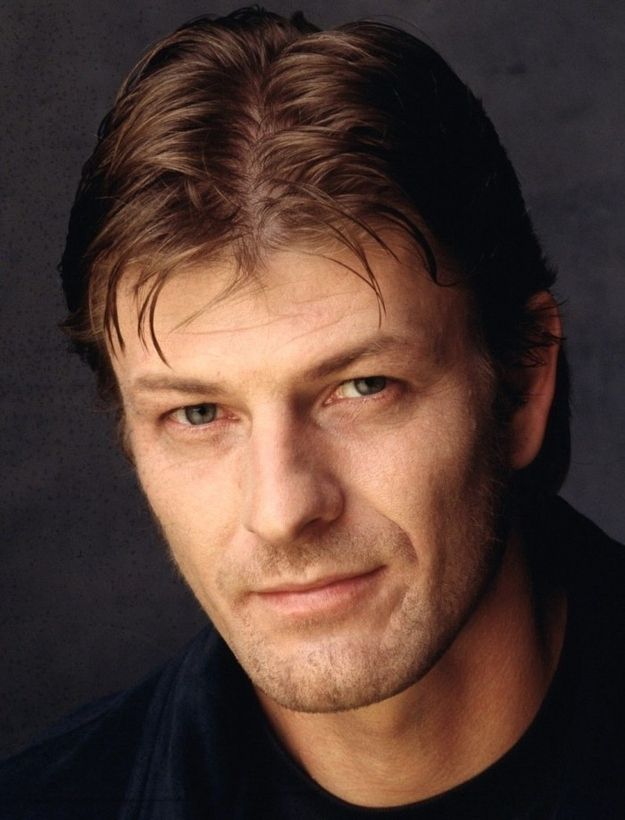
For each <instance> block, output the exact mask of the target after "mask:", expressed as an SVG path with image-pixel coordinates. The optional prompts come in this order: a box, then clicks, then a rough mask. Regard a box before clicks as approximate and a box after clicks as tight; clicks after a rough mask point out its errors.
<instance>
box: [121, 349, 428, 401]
mask: <svg viewBox="0 0 625 820" xmlns="http://www.w3.org/2000/svg"><path fill="white" fill-rule="evenodd" d="M411 346H413V344H412V343H411V342H409V341H408V339H406V338H404V337H403V336H398V335H396V334H386V335H384V336H378V337H376V338H374V339H367V340H365V341H363V342H361V343H360V344H358V345H355V346H354V347H351V348H349V349H348V350H345V351H342V352H341V353H337V354H336V355H334V356H330V358H328V359H325V360H324V361H322V362H320V363H319V364H316V365H314V366H313V367H311V368H309V369H308V370H306V371H304V372H303V373H302V374H301V378H303V379H304V380H307V381H308V380H311V381H314V380H318V379H322V378H324V377H326V376H331V375H332V374H333V373H337V372H338V371H340V370H344V369H345V368H347V367H349V365H351V364H353V363H354V362H356V361H362V360H363V359H368V358H372V357H373V356H377V355H379V354H380V353H385V352H387V351H392V350H395V351H397V350H402V349H403V350H406V349H409V348H410V347H411ZM131 390H132V391H133V392H135V391H136V392H148V391H150V392H152V391H154V392H158V391H176V392H178V393H210V394H211V395H214V396H220V395H224V394H225V393H226V390H225V388H224V387H223V385H221V384H219V383H217V382H211V381H206V380H204V379H194V378H187V377H184V376H182V377H181V376H174V375H169V374H156V373H155V374H150V373H146V374H145V375H143V376H139V377H138V378H136V379H135V380H134V381H133V382H132V384H131Z"/></svg>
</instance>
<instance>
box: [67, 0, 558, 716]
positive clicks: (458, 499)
mask: <svg viewBox="0 0 625 820" xmlns="http://www.w3.org/2000/svg"><path fill="white" fill-rule="evenodd" d="M62 273H63V277H64V285H65V288H66V293H67V297H68V303H69V306H70V310H71V311H72V315H71V317H70V319H69V320H68V322H67V327H68V328H69V329H70V331H71V332H72V334H73V336H74V339H75V340H76V342H77V344H78V345H79V347H80V348H81V350H82V352H83V353H84V354H85V355H86V357H87V359H88V360H89V361H90V363H91V364H92V365H93V366H94V367H96V369H98V371H99V374H100V378H101V383H102V384H103V385H104V386H105V387H107V386H108V387H109V388H111V387H112V388H113V392H114V393H115V394H116V395H117V396H118V398H120V399H121V403H122V407H123V415H124V423H125V429H126V433H125V435H126V438H127V442H128V446H129V449H130V452H131V453H132V456H133V458H134V460H135V463H136V465H137V470H138V474H139V477H140V479H141V482H142V485H143V487H144V490H145V492H146V495H147V497H148V500H149V501H150V504H151V506H152V508H153V510H154V512H155V514H156V516H157V518H158V519H159V521H160V522H161V525H162V527H163V530H164V532H165V535H166V537H167V539H168V541H169V543H170V546H171V548H172V552H173V554H174V557H175V558H176V560H177V562H178V564H179V566H180V567H181V570H182V572H183V574H184V575H185V577H186V579H187V581H188V582H189V584H190V585H191V587H192V588H193V590H194V592H195V593H196V595H197V596H198V598H199V600H200V602H201V603H202V604H203V605H204V607H205V608H206V610H207V612H208V614H209V615H210V616H211V617H212V619H213V620H214V622H215V624H216V626H217V628H218V629H219V630H220V631H221V632H222V634H223V635H224V637H225V638H226V639H227V640H228V642H229V643H230V645H231V646H232V648H233V649H234V651H235V653H236V654H237V655H238V657H239V659H240V660H241V662H242V665H243V666H244V668H246V670H247V671H248V673H249V674H250V675H251V677H252V678H253V680H254V681H255V682H256V683H257V685H258V686H259V687H260V688H261V689H263V690H265V691H267V692H268V693H269V694H270V695H272V696H273V697H275V699H276V700H279V701H281V702H283V703H285V704H286V705H290V706H291V707H294V708H300V709H324V708H339V707H340V708H346V707H348V706H355V705H358V704H363V703H365V702H372V701H373V700H376V699H380V698H382V697H387V696H389V695H390V694H393V693H394V692H396V691H399V690H400V689H401V688H403V687H405V686H407V685H409V683H410V682H412V681H413V680H415V679H417V678H418V677H419V676H421V675H423V674H424V673H425V672H426V671H427V669H428V668H430V667H431V665H432V663H434V661H435V660H436V658H437V657H438V656H439V655H440V654H441V653H442V652H444V650H445V649H446V648H447V646H448V645H449V643H450V641H452V640H453V638H454V637H455V636H456V634H457V633H458V632H459V630H460V629H461V628H462V626H463V624H464V623H465V622H466V620H467V619H468V618H469V617H470V615H471V613H472V611H473V610H474V609H475V607H476V606H477V605H478V603H479V601H480V598H481V596H482V595H483V594H484V591H485V589H486V588H487V586H488V583H489V580H490V579H491V578H492V576H493V573H494V571H495V569H496V567H497V563H498V560H499V557H500V552H501V550H500V540H499V531H498V526H499V524H498V521H499V517H500V515H499V514H500V511H501V508H502V505H503V503H504V497H505V490H504V487H505V485H506V483H507V482H508V481H509V479H510V476H511V475H513V474H514V475H516V476H517V477H518V476H522V477H523V478H522V481H519V480H518V478H517V479H516V483H517V484H518V485H519V487H520V486H523V488H524V490H525V491H527V490H528V489H531V488H536V489H540V490H545V489H546V490H548V491H551V492H553V491H555V490H556V489H557V487H558V486H559V483H560V482H561V480H562V478H563V476H564V473H565V470H566V465H567V459H568V428H567V397H566V384H565V381H566V379H565V370H564V369H563V367H561V368H560V373H561V374H564V379H563V382H562V384H561V385H560V391H559V394H558V397H557V399H556V402H555V404H554V409H552V410H551V420H550V421H548V419H549V414H550V406H551V396H552V393H553V377H554V376H553V374H554V373H555V367H553V366H552V367H550V368H548V369H546V370H545V372H546V373H547V374H548V375H547V376H546V377H545V378H544V379H543V381H542V382H541V378H542V377H541V376H537V375H536V374H537V372H538V371H541V370H544V369H545V367H546V366H545V367H543V368H541V367H539V366H536V365H539V364H540V362H541V361H542V357H544V359H545V361H551V363H552V364H553V360H554V351H553V349H552V348H550V347H549V345H551V344H553V342H554V340H555V335H557V333H556V332H557V325H556V324H554V318H553V314H552V312H550V311H551V308H552V302H551V301H550V300H549V299H548V298H547V297H546V296H545V293H544V292H545V290H546V289H547V288H548V287H549V286H550V285H551V284H552V282H553V274H552V272H551V271H549V269H548V268H547V267H546V265H545V263H544V260H543V259H542V257H541V253H540V249H539V247H538V244H537V242H536V239H535V237H534V234H533V232H532V229H531V225H530V222H529V219H528V217H527V214H526V212H525V208H524V205H523V201H522V198H521V195H520V192H519V188H518V183H517V181H516V178H515V176H514V172H513V171H512V168H511V166H510V164H509V162H508V160H507V158H506V156H505V153H504V152H503V150H502V148H501V146H500V145H499V142H498V139H497V136H496V134H495V132H494V130H493V128H492V126H491V125H490V123H489V121H488V120H487V118H486V117H485V115H484V113H483V111H482V108H481V106H480V104H479V103H478V102H477V101H476V100H475V98H474V97H473V96H472V95H471V94H470V92H469V91H468V90H467V89H466V87H465V86H464V85H463V84H462V83H461V82H460V81H459V80H458V79H457V78H456V77H455V75H454V74H453V73H452V72H451V70H450V69H449V68H448V67H447V65H446V64H445V63H444V62H443V60H442V59H441V58H440V57H439V56H438V55H436V54H435V53H434V52H433V51H432V50H431V49H430V48H429V47H428V46H426V45H425V44H423V43H421V42H419V41H418V40H416V39H414V38H413V37H411V36H409V35H407V34H405V33H403V32H400V31H397V30H395V29H393V28H390V27H387V26H382V25H379V24H374V23H355V24H350V25H346V26H342V27H340V28H339V29H337V30H334V31H331V32H317V31H316V30H315V29H314V28H313V27H312V26H310V25H309V24H308V23H306V22H305V21H304V20H303V19H302V18H301V17H300V18H297V19H295V20H294V21H292V22H288V21H285V20H283V19H281V18H278V17H276V16H274V15H270V14H266V13H262V12H259V11H255V10H249V11H244V12H241V13H237V14H234V15H231V16H229V17H227V18H224V19H222V20H219V21H215V22H211V21H209V20H206V19H202V20H199V21H196V22H194V23H191V24H189V25H188V26H185V27H183V28H182V29H180V30H179V31H177V32H176V33H174V34H173V35H172V36H171V37H169V38H167V39H166V40H164V41H163V42H161V43H159V44H157V45H156V46H155V47H154V48H153V49H152V50H151V51H150V52H149V54H148V55H146V57H145V58H144V59H143V60H142V61H141V62H140V63H139V65H138V66H137V68H136V69H135V70H134V71H133V73H132V74H131V76H130V78H129V80H128V81H127V82H126V83H125V85H124V87H123V88H122V90H121V92H120V95H119V97H118V99H117V101H116V104H115V106H114V108H113V110H112V112H111V113H110V114H109V116H108V117H107V118H106V120H105V121H104V123H103V126H102V130H101V138H100V141H99V143H98V146H97V148H96V150H95V152H94V154H93V156H92V157H91V159H90V160H89V162H88V163H87V165H86V167H85V171H84V174H83V180H82V183H81V187H80V189H79V193H78V197H77V200H76V204H75V208H74V211H73V215H72V221H71V224H70V233H69V237H68V244H67V248H66V252H65V255H64V258H63V262H62ZM355 348H359V349H360V355H359V356H358V357H357V358H356V353H355ZM350 351H351V353H352V355H351V356H348V353H350ZM338 359H343V361H342V364H341V365H340V366H339V364H338ZM330 364H333V368H330ZM550 380H551V381H550ZM539 382H540V385H539V386H540V390H539V389H538V388H537V384H538V383H539ZM369 394H371V395H370V396H369ZM536 395H544V396H546V398H544V399H541V400H536V399H535V396H536ZM545 427H549V428H550V429H548V431H547V438H546V440H545V443H544V444H543V435H544V432H545ZM345 574H347V575H348V576H350V577H352V576H354V575H356V576H358V578H357V579H355V580H354V581H353V583H352V582H349V583H347V584H345V583H342V584H338V585H337V586H336V587H333V586H330V587H327V582H328V580H332V578H339V577H341V576H344V575H345ZM320 581H323V582H324V584H325V590H324V591H322V592H318V593H308V594H307V595H305V596H304V598H302V597H301V595H299V594H295V595H290V594H289V589H290V588H291V587H292V586H296V587H298V588H299V590H300V592H301V589H302V586H304V587H305V586H307V585H309V584H311V583H312V584H313V586H314V585H316V584H317V583H319V582H320ZM272 590H273V592H272ZM324 596H325V597H324ZM328 596H330V597H328ZM332 596H334V597H332ZM302 600H305V601H307V604H306V610H305V611H304V612H301V611H296V610H297V607H298V606H300V603H301V601H302ZM298 601H299V602H300V603H297V602H298ZM294 607H295V609H294ZM407 635H410V636H412V638H411V640H410V642H408V643H407V642H406V636H407ZM377 672H379V674H377Z"/></svg>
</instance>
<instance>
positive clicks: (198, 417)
mask: <svg viewBox="0 0 625 820" xmlns="http://www.w3.org/2000/svg"><path fill="white" fill-rule="evenodd" d="M184 414H185V416H186V419H187V421H188V422H189V424H206V422H207V421H212V420H213V419H214V418H215V405H214V404H196V405H194V406H193V407H187V408H186V409H185V411H184Z"/></svg>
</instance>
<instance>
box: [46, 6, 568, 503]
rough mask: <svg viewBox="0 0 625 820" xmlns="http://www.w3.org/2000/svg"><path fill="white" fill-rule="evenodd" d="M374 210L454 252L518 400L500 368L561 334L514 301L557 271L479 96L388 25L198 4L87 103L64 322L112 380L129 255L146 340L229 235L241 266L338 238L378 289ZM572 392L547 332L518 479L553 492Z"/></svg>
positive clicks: (433, 255)
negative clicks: (182, 277)
mask: <svg viewBox="0 0 625 820" xmlns="http://www.w3.org/2000/svg"><path fill="white" fill-rule="evenodd" d="M387 227H388V228H393V229H394V230H400V231H402V232H404V233H405V234H406V235H407V236H408V237H409V238H410V240H411V242H412V243H413V244H414V247H415V249H418V250H419V252H420V254H421V257H422V259H423V261H424V264H425V265H426V268H427V269H428V271H429V273H430V275H431V276H432V277H433V279H435V280H437V259H438V255H437V252H436V249H437V248H438V249H442V250H443V251H444V252H445V254H446V255H448V256H449V258H451V259H452V260H454V266H455V267H456V268H457V270H459V271H460V272H461V275H462V283H463V286H466V287H468V288H469V289H470V291H471V292H472V294H473V301H474V303H475V305H476V311H477V316H476V319H477V322H478V325H479V327H480V329H481V330H480V333H481V335H482V340H483V344H484V346H485V349H486V351H487V352H488V356H489V358H490V360H491V361H492V363H493V364H494V365H495V367H496V369H497V371H498V372H499V373H500V374H501V377H502V378H501V381H502V394H506V392H507V398H506V401H507V403H508V405H509V406H511V404H513V403H514V401H522V396H512V395H511V392H510V388H509V387H508V388H506V383H505V378H504V374H505V373H506V372H510V369H511V368H515V367H522V366H539V365H540V361H541V358H540V355H541V349H543V348H544V347H545V346H546V345H549V344H554V343H556V342H557V341H558V340H556V339H554V338H553V337H550V336H548V334H546V333H545V331H544V329H543V321H542V319H543V317H542V316H541V315H540V313H537V312H536V311H533V310H532V309H531V307H530V306H529V302H530V300H531V297H532V296H533V295H534V294H536V293H537V292H539V291H541V290H546V289H549V288H550V287H551V286H552V285H553V283H554V280H555V275H554V272H553V270H552V269H551V268H550V267H549V266H548V265H547V264H546V262H545V260H544V258H543V255H542V253H541V249H540V246H539V244H538V241H537V239H536V237H535V234H534V231H533V229H532V225H531V222H530V219H529V217H528V214H527V211H526V208H525V205H524V202H523V198H522V195H521V192H520V188H519V184H518V181H517V178H516V175H515V173H514V170H513V169H512V166H511V164H510V162H509V160H508V158H507V156H506V154H505V151H504V150H503V148H502V147H501V144H500V143H499V139H498V137H497V134H496V132H495V130H494V128H493V126H492V124H491V123H490V121H489V119H488V118H487V116H486V114H485V113H484V110H483V108H482V106H481V104H480V102H479V101H478V100H477V99H476V98H475V97H474V96H473V94H472V93H471V92H470V91H469V89H468V88H467V87H466V86H465V85H464V84H463V83H462V82H461V81H460V80H459V79H458V77H457V76H456V75H455V74H454V73H453V71H452V70H451V69H450V68H449V66H448V65H447V64H446V63H445V61H444V60H443V59H442V58H441V57H440V56H439V55H438V54H437V53H436V52H435V51H434V50H433V49H432V48H431V47H430V46H428V45H427V44H425V43H424V42H422V41H420V40H419V39H417V38H415V37H414V36H412V35H410V34H408V33H406V32H404V31H401V30H399V29H396V28H394V27H392V26H388V25H385V24H381V23H377V22H369V21H362V22H355V23H349V24H345V25H341V26H339V27H337V28H335V29H332V30H329V31H320V30H319V29H317V28H316V27H315V26H313V25H312V24H310V23H309V22H308V21H307V20H306V19H305V18H304V17H303V15H301V14H300V13H298V14H296V15H294V16H293V18H292V19H291V20H287V19H285V18H283V17H280V16H278V15H276V14H272V13H270V12H267V11H265V10H263V9H261V8H259V7H258V6H254V7H250V8H246V9H241V10H239V11H236V12H234V13H232V14H230V15H228V16H226V17H222V18H217V19H213V18H210V17H201V18H198V19H196V20H193V21H191V22H190V23H187V24H186V25H183V26H182V27H181V28H179V29H178V30H177V31H175V32H174V33H173V34H171V35H170V36H168V37H166V38H164V39H163V40H161V41H160V42H158V43H157V44H156V45H155V46H153V47H152V48H151V49H150V50H149V51H148V52H147V53H146V54H145V56H144V57H143V58H142V59H141V60H140V62H139V63H138V64H137V66H136V67H135V68H134V69H133V71H132V72H131V73H130V75H129V77H128V78H127V80H126V81H125V82H124V84H123V85H122V87H121V89H120V91H119V94H118V96H117V98H116V100H115V103H114V105H113V108H112V110H111V111H110V112H109V114H108V115H107V116H106V117H105V119H104V120H103V122H102V125H101V127H100V131H99V139H98V143H97V145H96V148H95V150H94V151H93V154H92V155H91V157H90V158H89V160H88V161H87V163H86V164H85V166H84V169H83V174H82V179H81V182H80V185H79V188H78V193H77V195H76V200H75V203H74V207H73V209H72V214H71V218H70V224H69V231H68V237H67V244H66V247H65V252H64V254H63V258H62V261H61V265H60V270H61V274H62V280H63V286H64V289H65V294H66V298H67V303H68V307H69V310H70V315H69V317H68V319H67V320H66V322H65V323H64V328H65V329H66V330H67V332H68V333H69V334H70V336H71V338H72V339H73V340H74V344H75V346H76V348H77V349H78V351H79V352H80V353H81V355H82V356H83V357H84V358H85V360H86V361H87V362H88V363H89V364H90V365H91V367H93V368H94V369H95V370H96V371H97V373H98V376H99V382H100V387H101V389H102V390H103V392H105V393H107V392H108V393H109V394H115V392H116V387H115V379H114V375H113V372H112V368H111V365H110V360H109V354H108V353H107V342H108V344H112V343H113V342H114V341H115V342H116V343H117V344H120V345H123V339H122V338H121V334H120V332H119V326H118V323H117V313H116V295H117V288H118V286H119V283H120V281H121V279H122V276H123V275H124V272H125V271H127V270H129V269H131V270H133V272H135V276H136V280H135V286H136V289H137V293H139V292H140V293H141V294H142V302H141V305H140V310H139V319H138V331H139V332H140V333H141V334H145V333H146V332H147V333H148V334H149V335H150V336H151V339H152V343H154V344H155V345H156V347H157V349H158V340H157V339H156V337H155V335H154V332H153V318H154V309H155V305H156V302H157V299H158V295H159V292H160V290H161V289H162V287H163V285H164V284H165V282H166V281H167V280H168V278H169V277H171V276H172V275H174V274H175V272H176V271H179V270H181V269H184V268H188V267H189V266H192V265H194V264H197V263H198V262H200V261H202V262H203V263H204V264H206V263H207V262H208V263H210V261H211V260H214V259H217V258H219V257H220V256H223V255H224V254H228V255H230V256H231V257H232V258H234V260H235V261H236V263H237V269H238V270H239V273H240V278H241V279H242V278H245V277H249V276H254V275H255V271H256V270H257V268H258V265H259V262H260V261H261V260H262V258H263V255H264V254H267V253H270V252H271V251H272V250H274V249H279V248H283V247H285V246H287V245H289V244H291V245H292V244H293V243H294V242H298V243H304V244H308V245H313V246H320V247H321V246H323V244H324V243H325V246H327V245H328V243H329V242H334V243H335V242H340V243H342V244H344V245H346V246H347V247H349V248H350V249H351V250H352V251H353V252H354V254H355V257H356V259H357V261H358V262H359V263H360V264H359V265H358V266H357V268H356V269H355V272H358V271H362V270H364V271H365V272H366V277H365V278H366V279H367V281H368V282H369V283H370V284H371V286H372V287H373V288H374V290H375V291H376V293H377V295H378V298H379V299H380V300H382V294H381V292H380V290H379V288H378V285H377V282H376V281H375V277H374V275H373V273H372V271H371V269H370V268H369V266H368V263H367V256H366V251H365V246H366V244H367V241H373V242H377V243H378V244H380V245H382V246H383V247H386V248H387V250H390V249H389V248H388V246H387V245H386V243H385V240H384V235H385V231H384V228H387ZM363 240H364V241H363ZM432 240H433V241H432ZM435 246H436V247H435ZM439 261H440V260H439ZM359 275H363V274H362V273H359ZM239 281H240V279H237V280H236V281H235V282H233V283H232V287H233V288H234V287H236V286H237V284H238V282H239ZM568 391H569V388H568V371H567V365H566V359H565V357H564V353H563V351H560V362H559V367H558V386H557V395H556V400H555V402H554V405H553V408H552V412H551V416H550V420H549V426H548V431H547V436H546V438H545V442H544V445H543V448H542V450H541V453H540V454H539V456H538V458H537V459H536V460H535V461H534V463H533V464H532V465H530V466H529V467H528V468H527V469H526V470H524V471H522V473H523V475H522V482H523V484H524V485H525V486H526V488H527V489H529V490H531V491H533V490H534V489H535V490H538V491H545V490H546V491H548V492H556V491H557V490H558V489H559V487H560V485H561V483H562V481H563V479H564V477H565V475H566V472H567V469H568V463H569V449H570V442H569V397H568Z"/></svg>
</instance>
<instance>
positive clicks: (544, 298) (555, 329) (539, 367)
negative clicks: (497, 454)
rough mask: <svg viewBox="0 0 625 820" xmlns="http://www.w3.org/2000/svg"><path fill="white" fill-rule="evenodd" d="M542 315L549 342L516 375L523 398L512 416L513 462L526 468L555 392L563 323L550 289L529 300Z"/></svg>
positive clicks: (542, 433)
mask: <svg viewBox="0 0 625 820" xmlns="http://www.w3.org/2000/svg"><path fill="white" fill-rule="evenodd" d="M529 307H530V309H531V310H532V312H535V313H536V315H537V316H538V318H539V323H540V326H541V335H543V336H544V339H545V342H546V343H545V346H544V347H540V348H539V349H538V353H539V359H540V361H537V362H534V361H530V362H528V363H527V365H526V366H525V367H522V368H520V369H519V372H518V373H517V374H516V376H515V382H516V383H517V384H518V387H519V392H521V393H522V396H523V402H522V404H521V405H520V406H519V407H517V408H516V410H515V411H514V412H513V414H512V417H511V419H510V427H509V431H510V437H509V449H508V453H509V466H510V467H511V469H513V470H522V469H523V468H525V467H527V466H529V465H530V464H531V463H532V461H534V459H535V458H536V456H537V455H538V453H539V452H540V448H541V447H542V444H543V440H544V437H545V431H546V428H547V421H548V419H549V411H550V410H551V405H552V403H553V400H554V396H555V389H556V373H557V368H558V357H559V352H560V340H561V339H562V323H561V320H560V313H559V311H558V306H557V304H556V301H555V299H554V298H553V296H552V295H551V293H549V292H548V291H541V292H540V293H537V294H536V295H535V296H533V297H532V299H531V300H530V302H529Z"/></svg>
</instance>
